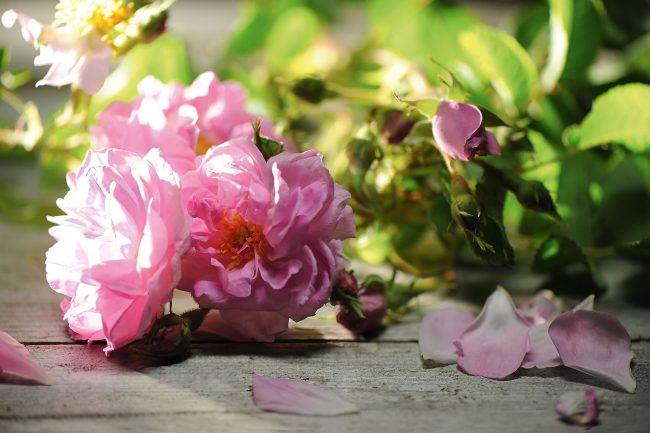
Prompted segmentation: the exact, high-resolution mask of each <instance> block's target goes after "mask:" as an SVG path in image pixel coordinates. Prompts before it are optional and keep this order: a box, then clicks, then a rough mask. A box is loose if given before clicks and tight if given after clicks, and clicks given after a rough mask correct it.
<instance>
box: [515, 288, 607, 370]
mask: <svg viewBox="0 0 650 433" xmlns="http://www.w3.org/2000/svg"><path fill="white" fill-rule="evenodd" d="M593 308H594V295H589V296H587V297H586V298H585V299H584V300H583V301H582V302H580V303H579V304H578V305H576V306H575V307H574V308H573V311H577V310H592V309H593ZM520 311H521V308H520ZM550 325H551V322H550V321H547V322H544V323H540V324H537V325H533V326H531V327H530V331H529V332H528V336H529V337H530V350H529V351H528V353H527V354H526V357H525V358H524V362H523V364H521V366H522V367H523V368H548V367H557V366H559V365H562V360H561V359H560V355H559V354H558V353H557V349H556V348H555V345H554V344H553V341H551V337H549V335H548V327H549V326H550Z"/></svg>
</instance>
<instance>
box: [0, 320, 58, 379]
mask: <svg viewBox="0 0 650 433" xmlns="http://www.w3.org/2000/svg"><path fill="white" fill-rule="evenodd" d="M0 380H2V381H7V382H20V383H25V384H40V385H49V384H50V379H49V378H48V377H47V374H46V373H45V371H44V370H43V368H42V367H41V366H39V365H38V364H37V363H36V362H35V361H34V360H33V359H32V358H31V356H30V354H29V351H28V350H27V348H26V347H25V346H24V345H22V344H20V343H19V342H18V341H16V340H15V339H14V338H13V337H12V336H11V335H9V334H7V333H6V332H3V331H0Z"/></svg>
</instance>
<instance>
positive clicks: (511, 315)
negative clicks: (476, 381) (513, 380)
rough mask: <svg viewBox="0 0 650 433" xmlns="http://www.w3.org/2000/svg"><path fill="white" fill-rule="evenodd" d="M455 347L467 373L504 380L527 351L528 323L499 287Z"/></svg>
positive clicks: (456, 342)
mask: <svg viewBox="0 0 650 433" xmlns="http://www.w3.org/2000/svg"><path fill="white" fill-rule="evenodd" d="M454 344H455V345H456V347H457V348H458V361H457V362H458V366H459V367H460V368H461V369H462V370H463V371H464V372H466V373H468V374H471V375H475V376H483V377H489V378H492V379H502V378H505V377H507V376H509V375H511V374H512V373H514V372H515V371H517V369H518V368H519V367H520V366H521V363H522V361H523V359H524V356H525V355H526V352H528V349H529V343H528V324H527V323H526V321H525V320H524V319H523V318H522V317H521V316H520V315H519V313H517V309H516V308H515V305H514V303H513V302H512V298H511V297H510V295H509V294H508V292H506V291H505V290H504V289H503V288H501V287H499V288H497V289H496V290H495V291H494V293H492V294H491V295H490V297H489V298H488V299H487V301H486V302H485V305H484V306H483V310H482V311H481V314H479V315H478V317H477V318H476V319H475V320H474V322H472V324H471V325H470V326H469V328H467V330H465V332H463V334H462V335H461V337H460V338H459V339H458V340H456V341H455V342H454Z"/></svg>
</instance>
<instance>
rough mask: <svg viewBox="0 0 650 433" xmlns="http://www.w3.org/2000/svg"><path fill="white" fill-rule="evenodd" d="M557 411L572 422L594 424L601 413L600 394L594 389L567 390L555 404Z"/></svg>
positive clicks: (583, 424) (585, 424) (582, 424)
mask: <svg viewBox="0 0 650 433" xmlns="http://www.w3.org/2000/svg"><path fill="white" fill-rule="evenodd" d="M555 411H556V412H557V413H558V414H559V415H560V416H561V417H562V419H564V420H565V421H567V422H569V423H571V424H577V425H581V426H590V425H594V424H596V423H597V422H598V415H599V414H600V404H599V401H598V395H597V394H596V391H594V390H593V389H588V390H586V391H569V392H565V393H564V394H562V395H561V396H560V398H559V400H558V401H557V403H556V404H555Z"/></svg>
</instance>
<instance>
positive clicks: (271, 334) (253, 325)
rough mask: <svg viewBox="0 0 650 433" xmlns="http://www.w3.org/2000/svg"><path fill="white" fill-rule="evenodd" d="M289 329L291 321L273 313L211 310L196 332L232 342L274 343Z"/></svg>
mask: <svg viewBox="0 0 650 433" xmlns="http://www.w3.org/2000/svg"><path fill="white" fill-rule="evenodd" d="M288 329H289V319H288V318H286V317H284V316H282V315H281V314H278V313H275V312H273V311H245V310H221V311H219V310H210V311H209V312H208V314H207V315H206V316H205V318H204V319H203V322H202V323H201V326H200V327H199V329H198V330H197V331H196V332H197V334H200V335H208V336H213V335H214V336H218V337H222V338H225V339H227V340H231V341H259V342H264V343H272V342H273V341H275V339H276V338H277V337H279V336H280V335H282V334H284V333H285V332H287V330H288Z"/></svg>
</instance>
